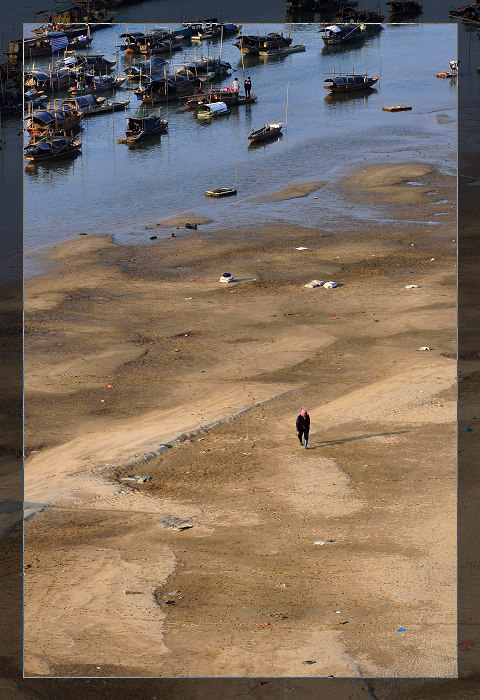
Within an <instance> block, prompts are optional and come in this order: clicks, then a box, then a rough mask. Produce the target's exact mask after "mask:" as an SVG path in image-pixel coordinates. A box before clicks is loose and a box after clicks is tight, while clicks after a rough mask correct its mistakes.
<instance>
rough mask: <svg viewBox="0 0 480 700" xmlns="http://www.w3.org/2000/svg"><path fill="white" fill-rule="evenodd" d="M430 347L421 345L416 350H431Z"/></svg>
mask: <svg viewBox="0 0 480 700" xmlns="http://www.w3.org/2000/svg"><path fill="white" fill-rule="evenodd" d="M431 349H432V348H429V347H428V345H422V347H420V348H417V350H429V351H430V350H431Z"/></svg>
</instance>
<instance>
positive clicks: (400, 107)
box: [382, 105, 412, 112]
mask: <svg viewBox="0 0 480 700" xmlns="http://www.w3.org/2000/svg"><path fill="white" fill-rule="evenodd" d="M410 109H412V108H411V107H406V106H405V105H390V106H389V107H382V111H383V112H407V111H408V110H410Z"/></svg>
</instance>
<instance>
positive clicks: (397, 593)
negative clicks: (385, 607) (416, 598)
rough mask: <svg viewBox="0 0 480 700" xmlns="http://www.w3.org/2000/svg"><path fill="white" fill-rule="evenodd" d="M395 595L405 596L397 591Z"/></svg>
mask: <svg viewBox="0 0 480 700" xmlns="http://www.w3.org/2000/svg"><path fill="white" fill-rule="evenodd" d="M395 595H403V593H402V591H397V592H396V593H395Z"/></svg>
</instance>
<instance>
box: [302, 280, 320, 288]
mask: <svg viewBox="0 0 480 700" xmlns="http://www.w3.org/2000/svg"><path fill="white" fill-rule="evenodd" d="M324 284H325V282H324V281H323V280H312V281H311V282H309V283H308V284H306V285H305V287H309V288H310V289H313V288H314V287H323V285H324Z"/></svg>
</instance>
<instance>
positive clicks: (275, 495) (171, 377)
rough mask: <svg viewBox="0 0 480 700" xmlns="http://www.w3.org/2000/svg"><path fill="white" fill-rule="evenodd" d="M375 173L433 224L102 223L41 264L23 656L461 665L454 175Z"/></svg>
mask: <svg viewBox="0 0 480 700" xmlns="http://www.w3.org/2000/svg"><path fill="white" fill-rule="evenodd" d="M362 170H366V172H362V173H361V174H359V173H358V166H356V167H355V168H354V169H352V171H351V173H350V175H349V176H348V177H347V178H345V180H344V182H343V183H342V184H341V191H342V192H343V193H344V196H345V198H347V199H348V200H349V201H352V200H354V199H355V197H357V196H358V197H364V196H368V197H369V198H370V199H371V200H372V201H374V200H375V198H377V201H378V203H382V204H383V210H384V211H385V208H386V207H387V205H388V204H389V202H390V203H391V205H392V207H393V210H394V212H393V213H394V216H395V218H396V219H397V220H398V218H399V217H400V216H401V215H402V214H403V217H404V218H405V219H409V220H410V219H412V218H415V217H416V220H417V223H415V224H411V225H409V224H407V223H406V224H405V225H404V226H398V225H396V226H395V227H394V228H389V227H388V226H387V225H386V226H385V227H383V228H381V227H377V228H376V229H375V231H374V232H373V231H372V230H371V228H370V226H369V223H368V221H367V220H365V219H363V220H352V227H351V230H352V232H353V234H352V235H351V236H350V235H349V234H347V233H342V232H337V233H329V232H325V231H322V230H321V229H311V230H310V229H306V228H305V227H298V228H295V227H292V226H287V225H286V224H285V225H281V224H278V222H276V223H275V224H269V222H268V221H264V222H263V224H262V225H261V226H260V227H257V228H255V229H253V228H252V230H250V231H242V234H241V235H240V234H239V233H238V232H237V231H236V230H228V231H217V230H212V227H209V229H208V230H207V229H203V230H202V229H201V228H199V229H198V230H195V231H188V230H185V229H181V230H180V231H178V232H176V238H174V239H168V240H163V241H161V240H157V241H150V240H149V237H148V234H145V236H144V239H143V240H142V241H141V242H140V243H138V244H136V245H131V246H119V245H116V244H114V243H113V242H112V241H111V240H110V239H108V238H105V237H92V236H84V237H79V238H78V240H75V241H70V242H68V243H66V244H61V245H57V246H56V247H55V249H53V250H52V251H50V257H51V258H52V261H53V262H54V263H55V268H54V270H53V272H52V273H51V274H48V275H43V276H41V277H38V278H34V279H32V280H30V281H29V282H28V284H27V286H26V301H25V304H26V358H25V361H26V377H25V382H26V438H25V440H26V448H27V452H29V457H28V459H27V464H26V485H25V498H26V500H27V514H28V515H30V516H31V515H33V514H35V513H36V514H35V515H34V517H31V518H30V519H29V520H28V521H27V523H26V528H25V548H26V549H25V565H26V570H25V581H26V583H25V654H26V657H25V663H26V666H25V672H26V674H27V675H33V676H38V675H40V676H45V675H66V676H70V675H73V676H78V675H86V676H102V675H107V676H122V675H133V676H163V677H165V676H170V677H178V676H189V677H193V676H212V677H219V676H253V677H255V676H256V677H259V676H260V677H261V676H264V677H268V676H281V677H285V678H286V677H292V676H328V675H331V674H333V675H335V676H360V675H362V674H363V675H364V676H454V675H455V673H456V628H455V621H456V611H455V599H456V567H455V537H456V535H455V532H456V525H455V513H456V500H455V499H456V483H455V478H456V465H455V461H456V454H455V372H456V363H455V352H456V348H455V342H454V341H455V326H456V317H455V296H456V294H455V243H454V241H453V240H452V239H454V238H455V212H454V210H453V209H451V208H445V205H444V204H443V205H439V204H436V203H435V202H436V200H449V201H451V202H454V201H455V191H454V185H455V183H454V180H453V178H451V179H449V178H447V177H446V176H444V175H441V174H439V173H438V172H437V171H436V169H435V167H434V166H433V165H426V164H424V163H422V164H421V166H420V165H419V164H417V163H412V164H411V166H409V165H405V164H403V165H402V166H398V167H397V168H396V170H395V166H394V167H393V170H392V164H390V163H389V164H388V165H385V166H383V165H380V166H368V167H365V166H362ZM410 181H416V182H417V181H419V182H421V183H422V184H420V185H409V184H408V182H410ZM360 188H365V189H364V190H361V189H360ZM307 189H308V187H307ZM367 190H368V193H367ZM432 190H434V191H435V192H436V195H435V198H433V199H432V197H431V196H429V195H428V192H429V191H432ZM386 191H388V197H387V198H386V199H385V198H384V195H385V192H386ZM296 196H298V195H296ZM413 197H414V198H415V200H414V201H413V200H412V198H413ZM412 204H415V206H414V207H413V206H411V205H412ZM442 206H443V209H442V208H441V207H442ZM413 210H414V211H413ZM439 210H441V211H442V212H445V215H444V216H443V217H442V221H441V225H438V226H436V227H435V228H432V229H430V227H429V226H424V225H421V224H419V223H418V221H428V220H429V219H430V218H431V217H433V216H434V214H435V212H438V211H439ZM412 212H413V213H412ZM386 215H388V211H387V212H386ZM392 215H393V214H392ZM189 220H190V221H191V219H189ZM175 222H176V223H175V225H180V223H178V222H180V219H178V220H175ZM164 223H165V222H164ZM329 224H330V227H331V224H332V222H331V221H329ZM168 225H173V224H172V223H171V222H169V224H168ZM412 243H413V244H414V245H412ZM297 247H305V248H307V250H302V251H299V250H296V248H297ZM432 258H434V260H432ZM224 271H230V272H232V273H233V274H234V276H235V279H236V280H237V281H236V282H234V283H232V284H228V285H221V284H220V283H219V282H218V279H219V277H220V274H221V273H222V272H224ZM312 279H322V280H330V279H332V280H334V281H337V282H339V283H341V286H339V287H338V288H336V289H332V290H325V289H322V288H320V289H306V288H305V287H304V285H305V283H306V282H309V281H310V280H312ZM407 284H417V285H419V288H417V289H405V286H406V285H407ZM420 346H429V347H430V348H431V350H430V351H426V352H419V351H418V350H417V348H419V347H420ZM109 385H110V386H109ZM303 407H306V408H308V410H309V412H310V415H311V419H312V431H311V436H310V449H309V450H305V449H303V448H300V446H299V444H298V441H297V439H296V436H295V430H294V425H295V418H296V416H297V414H298V413H299V410H300V409H301V408H303ZM130 474H134V475H143V476H151V477H152V478H151V480H150V481H148V482H145V483H139V484H137V483H135V482H132V481H122V479H124V478H125V477H127V476H128V475H130ZM42 505H43V506H46V507H43V509H42ZM182 524H183V525H189V526H192V527H189V528H188V529H184V530H180V529H178V528H177V527H172V525H177V526H178V525H180V526H181V525H182ZM316 542H323V543H324V544H315V543H316ZM402 627H404V628H405V631H402V632H398V631H397V630H398V629H400V628H402ZM308 660H310V661H315V662H316V663H314V664H304V663H303V662H304V661H308ZM288 684H291V683H290V682H289V683H287V685H288Z"/></svg>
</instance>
